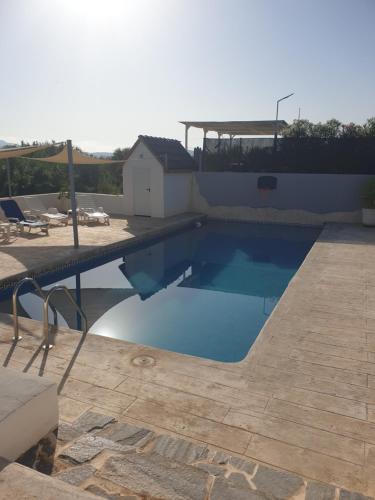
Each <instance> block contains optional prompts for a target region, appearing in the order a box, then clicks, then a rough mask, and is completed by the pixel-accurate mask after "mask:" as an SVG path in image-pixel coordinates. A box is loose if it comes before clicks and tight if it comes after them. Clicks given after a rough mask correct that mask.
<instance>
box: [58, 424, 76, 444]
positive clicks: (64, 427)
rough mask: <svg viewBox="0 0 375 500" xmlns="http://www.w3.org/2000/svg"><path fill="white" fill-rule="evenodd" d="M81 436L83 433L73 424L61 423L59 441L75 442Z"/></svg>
mask: <svg viewBox="0 0 375 500" xmlns="http://www.w3.org/2000/svg"><path fill="white" fill-rule="evenodd" d="M80 435H81V432H80V431H79V430H78V429H76V428H75V427H74V426H73V425H72V424H68V423H66V422H60V424H59V428H58V433H57V439H58V440H59V441H74V439H76V438H78V437H79V436H80Z"/></svg>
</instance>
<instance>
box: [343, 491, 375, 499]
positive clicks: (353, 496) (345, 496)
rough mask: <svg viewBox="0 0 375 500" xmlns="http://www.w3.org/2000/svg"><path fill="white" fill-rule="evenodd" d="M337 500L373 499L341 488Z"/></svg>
mask: <svg viewBox="0 0 375 500" xmlns="http://www.w3.org/2000/svg"><path fill="white" fill-rule="evenodd" d="M339 500H373V498H372V497H366V496H364V495H361V494H360V493H354V492H352V491H347V490H341V491H340V496H339Z"/></svg>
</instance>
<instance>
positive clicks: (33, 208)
mask: <svg viewBox="0 0 375 500" xmlns="http://www.w3.org/2000/svg"><path fill="white" fill-rule="evenodd" d="M24 200H25V202H26V205H27V206H28V208H29V210H28V211H26V210H25V213H27V212H29V213H31V214H32V215H37V216H38V217H39V218H40V219H41V220H45V221H47V222H52V221H54V222H57V223H61V224H65V225H68V221H69V219H68V216H67V215H65V214H62V213H61V212H59V211H58V210H57V208H54V207H51V208H48V210H47V209H46V207H45V206H44V204H43V203H42V201H41V200H40V199H39V198H36V197H34V196H24Z"/></svg>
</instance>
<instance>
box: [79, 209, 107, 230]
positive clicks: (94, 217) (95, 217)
mask: <svg viewBox="0 0 375 500" xmlns="http://www.w3.org/2000/svg"><path fill="white" fill-rule="evenodd" d="M79 215H80V217H81V218H82V220H83V221H84V222H104V224H107V225H108V226H109V215H108V214H106V213H105V212H104V211H103V208H102V207H99V208H98V209H97V210H95V209H93V208H80V209H79Z"/></svg>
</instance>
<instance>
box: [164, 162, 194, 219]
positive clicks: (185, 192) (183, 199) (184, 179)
mask: <svg viewBox="0 0 375 500" xmlns="http://www.w3.org/2000/svg"><path fill="white" fill-rule="evenodd" d="M191 190H192V174H191V173H190V172H188V173H184V174H165V175H164V216H165V217H169V216H171V215H177V214H183V213H184V212H189V211H190V210H191V194H192V193H191Z"/></svg>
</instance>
